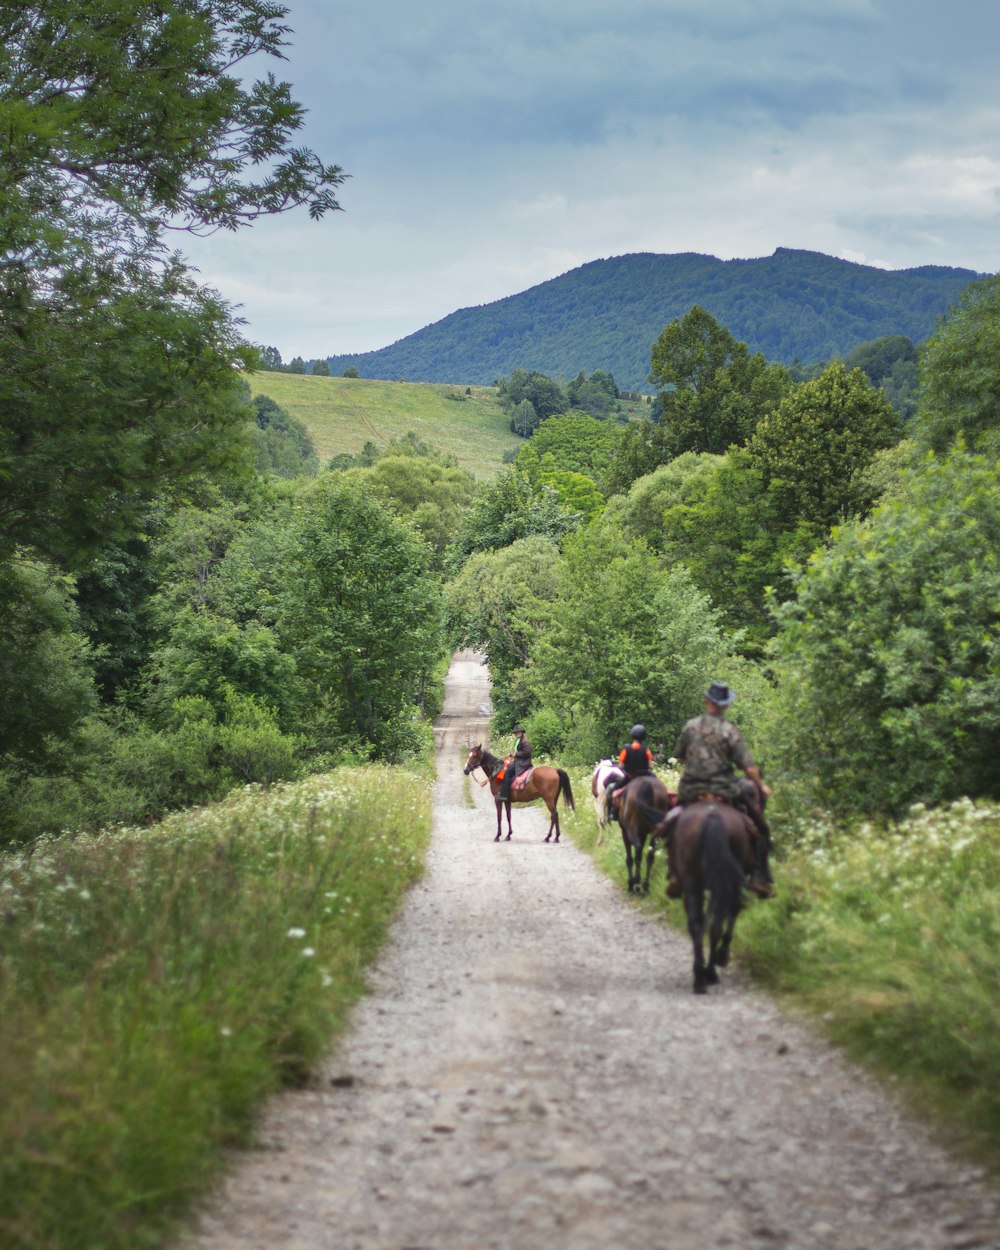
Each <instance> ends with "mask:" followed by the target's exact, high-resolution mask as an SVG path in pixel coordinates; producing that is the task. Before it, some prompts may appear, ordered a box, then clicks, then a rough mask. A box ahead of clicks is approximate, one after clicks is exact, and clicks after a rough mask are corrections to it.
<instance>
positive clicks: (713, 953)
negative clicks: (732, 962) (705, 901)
mask: <svg viewBox="0 0 1000 1250" xmlns="http://www.w3.org/2000/svg"><path fill="white" fill-rule="evenodd" d="M722 927H723V918H722V916H720V915H718V913H717V912H715V911H714V910H713V913H712V924H711V927H710V929H709V933H708V967H707V968H706V969H705V980H706V981H707V982H708V984H709V985H718V984H719V974H718V972H717V971H716V968H717V967H722V966H724V964H725V960H726V959H728V957H729V956H728V954H727V955H726V956H725V958H723V956H722V955H721V950H722Z"/></svg>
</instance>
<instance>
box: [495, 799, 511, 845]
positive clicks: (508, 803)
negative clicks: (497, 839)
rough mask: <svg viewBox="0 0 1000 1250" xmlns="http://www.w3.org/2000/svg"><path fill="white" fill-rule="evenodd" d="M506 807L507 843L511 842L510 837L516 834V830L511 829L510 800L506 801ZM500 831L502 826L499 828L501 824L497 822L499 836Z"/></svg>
mask: <svg viewBox="0 0 1000 1250" xmlns="http://www.w3.org/2000/svg"><path fill="white" fill-rule="evenodd" d="M504 806H505V807H506V808H507V837H506V839H505V841H507V842H509V841H510V835H511V834H512V833H513V832H514V830H513V829H512V828H511V823H510V799H507V800H506V802H505V803H504ZM499 830H500V826H499V822H497V833H498V836H499Z"/></svg>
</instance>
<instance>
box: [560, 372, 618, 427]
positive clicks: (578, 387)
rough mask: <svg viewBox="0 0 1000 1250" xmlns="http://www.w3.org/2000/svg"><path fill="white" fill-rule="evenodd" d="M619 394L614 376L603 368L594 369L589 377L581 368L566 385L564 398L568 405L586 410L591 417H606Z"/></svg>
mask: <svg viewBox="0 0 1000 1250" xmlns="http://www.w3.org/2000/svg"><path fill="white" fill-rule="evenodd" d="M620 395H621V392H620V391H619V390H618V387H617V385H616V383H615V380H614V378H613V377H612V375H611V374H610V373H608V372H606V371H605V370H603V369H595V370H594V372H593V373H592V374H591V375H590V377H589V378H588V377H586V375H585V374H584V372H583V370H582V369H581V370H580V372H579V373H578V374H577V375H576V377H575V378H574V379H573V381H572V382H570V383H569V385H568V386H567V387H566V399H567V402H568V403H569V405H570V407H571V408H576V409H579V410H580V411H582V412H587V413H589V414H590V415H591V416H593V417H606V416H607V415H608V413H609V412H610V411H611V406H612V404H613V403H614V401H615V400H616V399H619V398H620Z"/></svg>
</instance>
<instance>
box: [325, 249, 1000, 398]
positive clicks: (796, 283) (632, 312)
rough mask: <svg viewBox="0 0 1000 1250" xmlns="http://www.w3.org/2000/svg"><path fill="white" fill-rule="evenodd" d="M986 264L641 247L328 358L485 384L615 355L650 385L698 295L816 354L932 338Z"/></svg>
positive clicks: (629, 380)
mask: <svg viewBox="0 0 1000 1250" xmlns="http://www.w3.org/2000/svg"><path fill="white" fill-rule="evenodd" d="M984 276H985V275H983V274H978V273H976V272H975V271H973V270H971V269H950V268H947V267H946V266H943V265H921V266H919V267H918V268H916V269H876V268H874V267H873V266H871V265H859V264H855V263H854V262H853V261H848V260H838V259H837V258H836V257H833V256H824V255H823V254H822V253H821V252H805V251H797V250H795V249H793V248H785V247H779V248H778V249H777V251H776V252H775V253H774V255H773V256H766V257H761V258H759V259H756V260H719V259H718V258H717V257H715V256H702V255H699V254H698V253H695V252H680V253H677V254H675V255H668V256H664V255H659V254H657V253H654V252H637V253H634V254H632V255H628V256H613V257H610V258H609V259H607V260H594V261H591V262H590V263H589V264H586V265H581V266H580V267H579V268H578V269H571V270H570V271H569V273H564V274H562V275H561V277H558V278H552V279H550V280H549V281H548V282H542V283H540V284H539V285H538V286H533V287H531V288H530V289H529V290H527V291H522V292H521V293H520V294H519V295H509V296H507V297H506V298H505V299H501V300H496V301H495V302H494V303H492V304H481V305H480V306H479V307H477V308H461V309H459V310H458V311H457V312H453V313H451V314H450V315H449V316H447V317H445V318H443V319H442V320H441V321H436V322H434V323H433V325H429V326H426V327H425V328H424V329H422V330H418V331H417V332H416V333H415V334H410V335H407V337H406V338H403V339H400V340H399V341H398V342H396V343H393V344H391V345H390V346H389V347H383V348H380V349H379V350H378V351H371V352H360V353H356V354H353V355H341V356H330V357H328V360H329V362H330V371H331V373H334V374H339V373H343V371H344V370H345V369H347V368H349V367H350V366H354V367H355V368H356V369H357V370H358V372H359V373H360V375H361V376H362V377H364V378H382V379H388V380H401V381H406V382H451V383H461V384H479V385H488V384H489V383H491V382H492V381H493V380H494V379H495V378H498V377H504V376H507V375H509V374H510V373H511V372H512V371H513V370H514V369H518V368H520V369H527V370H529V371H531V370H536V369H537V370H538V371H539V372H541V373H545V374H547V375H548V376H549V377H552V378H556V379H559V380H562V381H564V382H565V381H568V380H569V379H571V378H574V377H576V375H577V374H578V373H579V372H580V370H581V369H583V370H584V371H585V372H586V373H591V372H592V371H593V370H595V369H606V370H608V371H609V372H610V373H612V374H614V377H615V381H616V382H617V383H618V385H619V387H621V388H622V389H623V390H638V391H641V390H647V391H648V390H649V389H650V387H649V384H648V381H647V375H648V373H649V353H650V349H651V348H652V345H653V343H654V342H655V340H656V339H657V338H658V337H659V335H660V333H661V332H662V330H663V328H664V327H665V326H666V325H667V324H668V323H669V322H671V321H673V320H674V318H675V317H682V316H683V315H684V314H685V313H686V312H687V311H688V309H689V308H691V307H692V305H694V304H700V305H701V307H702V308H704V309H706V310H707V311H708V312H710V313H711V314H712V316H713V317H714V318H715V319H716V321H718V322H720V323H721V324H722V325H724V326H725V327H726V329H728V330H729V331H730V332H731V333H732V334H734V335H735V336H736V338H738V339H741V340H743V341H744V342H745V343H747V344H748V346H749V348H750V350H751V351H754V352H757V351H759V352H763V353H764V355H765V356H766V357H767V358H768V359H769V360H773V361H781V362H782V363H784V364H791V363H792V362H793V361H796V360H798V361H799V362H801V363H802V364H811V363H813V362H815V361H820V360H828V359H830V358H831V357H833V356H838V355H839V356H846V355H848V354H849V353H850V352H851V351H852V350H853V349H854V348H855V347H856V346H857V345H858V343H863V342H866V341H867V340H869V339H874V338H879V337H881V336H882V335H885V334H904V335H906V337H907V338H910V339H912V340H913V342H914V343H919V342H921V341H923V340H924V339H925V338H927V337H928V336H929V335H930V334H931V333H932V332H933V331H934V328H935V325H936V323H937V319H938V318H939V317H940V316H941V315H942V314H943V313H944V312H945V311H946V310H947V309H948V308H950V307H951V306H952V305H953V304H954V303H955V301H956V300H957V299H958V297H959V295H960V294H961V293H962V291H963V290H964V289H965V288H966V287H967V286H968V284H969V283H970V282H972V281H974V280H975V279H976V278H980V277H984Z"/></svg>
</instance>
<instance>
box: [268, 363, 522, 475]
mask: <svg viewBox="0 0 1000 1250" xmlns="http://www.w3.org/2000/svg"><path fill="white" fill-rule="evenodd" d="M247 381H248V382H249V384H250V389H251V392H252V394H253V395H254V396H255V397H256V396H257V395H268V396H270V397H271V399H273V400H274V401H275V402H276V403H278V404H280V405H281V406H282V408H284V409H285V411H286V412H288V413H289V414H290V415H291V416H293V417H296V418H298V420H299V421H301V422H302V423H303V424H304V425H305V427H306V429H307V430H308V431H309V435H310V437H311V438H312V440H313V443H314V444H315V446H316V452H317V454H318V455H319V459H320V464H326V463H327V462H328V461H329V460H330V458H331V457H332V456H335V455H337V454H338V453H340V452H351V453H354V452H359V451H360V450H361V448H362V447H363V446H364V444H365V443H366V442H372V443H374V444H375V445H376V446H377V447H382V446H384V445H385V444H386V443H388V442H391V441H392V440H394V439H399V438H402V437H403V436H404V435H405V434H407V433H409V432H410V431H411V430H412V431H413V432H414V433H415V434H417V435H419V437H420V438H422V439H424V440H425V441H426V442H428V443H431V444H433V445H434V446H435V447H436V448H438V449H439V450H441V451H443V452H447V453H448V454H449V455H453V456H454V457H455V458H456V460H457V461H458V463H459V466H460V467H461V468H463V469H467V470H468V471H469V472H470V473H472V474H474V475H475V476H476V477H478V478H489V477H492V476H493V475H494V474H495V473H496V472H497V470H498V469H499V468H500V465H501V464H502V462H503V453H504V452H505V451H507V450H508V449H510V448H515V449H516V448H518V447H520V446H521V445H522V440H521V439H519V438H518V437H517V435H515V434H512V433H511V432H510V429H509V426H508V418H507V416H506V414H505V413H504V412H503V410H502V409H501V407H500V405H499V403H498V401H497V398H496V390H495V389H494V388H492V387H486V386H473V387H470V388H469V390H468V392H467V391H466V388H465V387H464V386H446V385H438V384H435V383H428V382H376V381H369V380H368V379H367V378H324V377H312V376H311V375H308V374H301V373H254V374H250V375H249V376H248V378H247Z"/></svg>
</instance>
